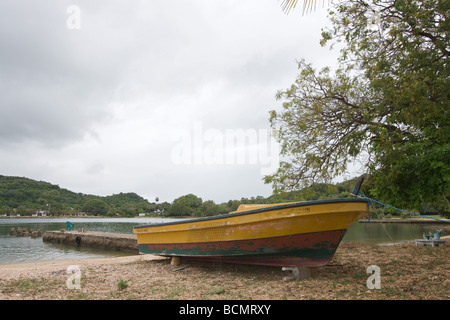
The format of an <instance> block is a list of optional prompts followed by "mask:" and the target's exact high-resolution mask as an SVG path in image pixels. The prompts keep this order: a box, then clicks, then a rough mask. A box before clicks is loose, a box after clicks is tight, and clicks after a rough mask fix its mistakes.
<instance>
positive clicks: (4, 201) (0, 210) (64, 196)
mask: <svg viewBox="0 0 450 320" xmlns="http://www.w3.org/2000/svg"><path fill="white" fill-rule="evenodd" d="M169 205H170V204H169ZM158 207H161V208H166V209H167V203H162V204H158ZM158 207H155V210H157V209H158ZM150 208H151V204H150V203H149V202H148V201H147V200H145V199H144V198H142V197H140V196H138V195H137V194H135V193H120V194H116V195H112V196H107V197H100V196H94V195H87V194H82V193H75V192H72V191H69V190H67V189H63V188H60V187H59V186H57V185H53V184H50V183H48V182H43V181H36V180H32V179H28V178H21V177H8V176H2V175H0V214H7V215H10V214H13V213H15V214H20V215H21V216H25V215H32V214H34V213H35V212H36V211H44V212H46V213H48V211H50V214H51V215H53V216H58V215H66V214H73V213H76V212H82V211H85V212H86V213H88V214H92V215H108V214H109V215H110V214H114V213H116V212H117V213H119V214H120V215H121V216H135V215H137V214H138V213H139V212H149V211H150ZM14 211H15V212H14Z"/></svg>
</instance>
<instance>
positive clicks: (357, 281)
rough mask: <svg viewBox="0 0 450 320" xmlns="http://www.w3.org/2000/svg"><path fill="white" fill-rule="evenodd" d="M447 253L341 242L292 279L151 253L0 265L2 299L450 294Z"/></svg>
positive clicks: (278, 272)
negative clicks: (174, 262)
mask: <svg viewBox="0 0 450 320" xmlns="http://www.w3.org/2000/svg"><path fill="white" fill-rule="evenodd" d="M449 257H450V245H447V246H446V247H434V248H432V247H424V246H417V247H416V246H415V244H414V243H403V244H397V245H392V246H375V245H364V244H359V243H349V242H344V243H341V245H340V246H339V248H338V250H337V252H336V254H335V256H334V258H333V260H332V261H331V262H330V263H329V264H328V265H326V266H323V267H319V268H314V269H312V270H311V272H312V274H311V276H310V277H308V278H307V279H304V280H294V281H284V280H283V278H284V277H286V276H289V275H290V272H288V271H282V269H281V268H280V267H264V266H248V265H231V264H217V263H198V262H196V263H192V262H182V264H181V266H178V267H173V266H171V265H170V260H169V259H166V258H162V257H157V256H152V255H133V256H125V257H118V258H106V259H86V260H77V261H53V262H40V263H23V264H15V265H0V299H2V300H7V299H13V300H28V299H38V300H40V299H45V300H60V299H64V300H86V299H87V300H111V299H112V300H121V299H132V300H142V299H151V300H171V299H178V300H211V299H212V300H228V299H233V300H303V299H325V300H392V299H400V300H419V299H420V300H422V299H429V300H449V299H450V277H449V276H450V268H449V267H450V260H449ZM373 265H375V266H377V267H379V269H378V270H379V278H378V279H379V282H378V284H379V286H380V289H377V288H376V287H375V288H370V286H371V284H372V285H373V284H376V283H377V282H376V281H375V280H374V277H375V275H376V273H373V272H374V271H371V270H372V269H371V268H369V267H370V266H373ZM70 266H72V267H70ZM368 268H369V270H368ZM70 269H72V270H74V271H72V273H68V270H70ZM368 271H369V272H368ZM368 282H369V286H368ZM77 285H78V286H79V287H78V288H77Z"/></svg>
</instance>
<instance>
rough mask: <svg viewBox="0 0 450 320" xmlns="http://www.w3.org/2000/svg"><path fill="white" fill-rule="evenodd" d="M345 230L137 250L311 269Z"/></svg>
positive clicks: (324, 258) (146, 246)
mask: <svg viewBox="0 0 450 320" xmlns="http://www.w3.org/2000/svg"><path fill="white" fill-rule="evenodd" d="M344 234H345V230H333V231H325V232H315V233H307V234H299V235H290V236H282V237H272V238H265V239H248V240H238V241H219V242H209V243H183V244H173V243H165V244H140V245H139V251H140V252H141V253H147V254H157V255H162V256H180V257H185V258H189V259H197V260H202V261H220V262H227V263H243V264H259V265H272V266H306V267H314V266H319V265H324V264H327V263H328V262H329V261H330V260H331V258H332V257H333V255H334V253H335V251H336V249H337V247H338V245H339V243H340V241H341V239H342V237H343V236H344Z"/></svg>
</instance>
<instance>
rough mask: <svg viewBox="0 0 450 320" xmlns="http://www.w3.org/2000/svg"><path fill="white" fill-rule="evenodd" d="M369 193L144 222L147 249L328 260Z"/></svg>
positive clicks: (242, 258) (250, 260)
mask: <svg viewBox="0 0 450 320" xmlns="http://www.w3.org/2000/svg"><path fill="white" fill-rule="evenodd" d="M368 213H369V208H368V205H367V201H366V200H363V199H338V200H322V201H310V202H302V203H289V204H279V205H264V206H261V207H257V208H256V209H254V208H253V209H249V210H244V211H238V212H235V213H230V214H228V215H222V216H216V217H210V218H202V219H194V220H188V221H181V222H175V223H163V224H157V225H148V226H139V227H135V228H134V229H133V232H134V233H136V234H137V240H138V244H139V250H140V252H141V253H149V254H158V255H163V256H181V257H190V258H199V259H202V260H220V261H222V262H233V263H246V264H264V265H279V266H318V265H323V264H326V263H327V262H328V261H329V260H330V259H331V258H332V257H333V254H334V252H335V251H336V249H337V247H338V245H339V243H340V241H341V239H342V237H343V236H344V234H345V231H346V230H347V228H348V227H349V226H350V225H351V224H352V223H353V222H354V221H355V220H357V219H360V218H363V217H365V216H367V215H368Z"/></svg>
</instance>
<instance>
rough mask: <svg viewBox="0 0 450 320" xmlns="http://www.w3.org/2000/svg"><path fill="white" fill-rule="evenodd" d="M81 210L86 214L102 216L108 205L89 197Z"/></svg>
mask: <svg viewBox="0 0 450 320" xmlns="http://www.w3.org/2000/svg"><path fill="white" fill-rule="evenodd" d="M83 211H84V212H86V213H87V214H88V215H93V216H98V215H100V216H104V215H106V213H107V212H108V205H107V204H106V203H105V202H104V201H102V200H98V199H91V200H88V201H87V202H86V203H85V204H84V206H83Z"/></svg>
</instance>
